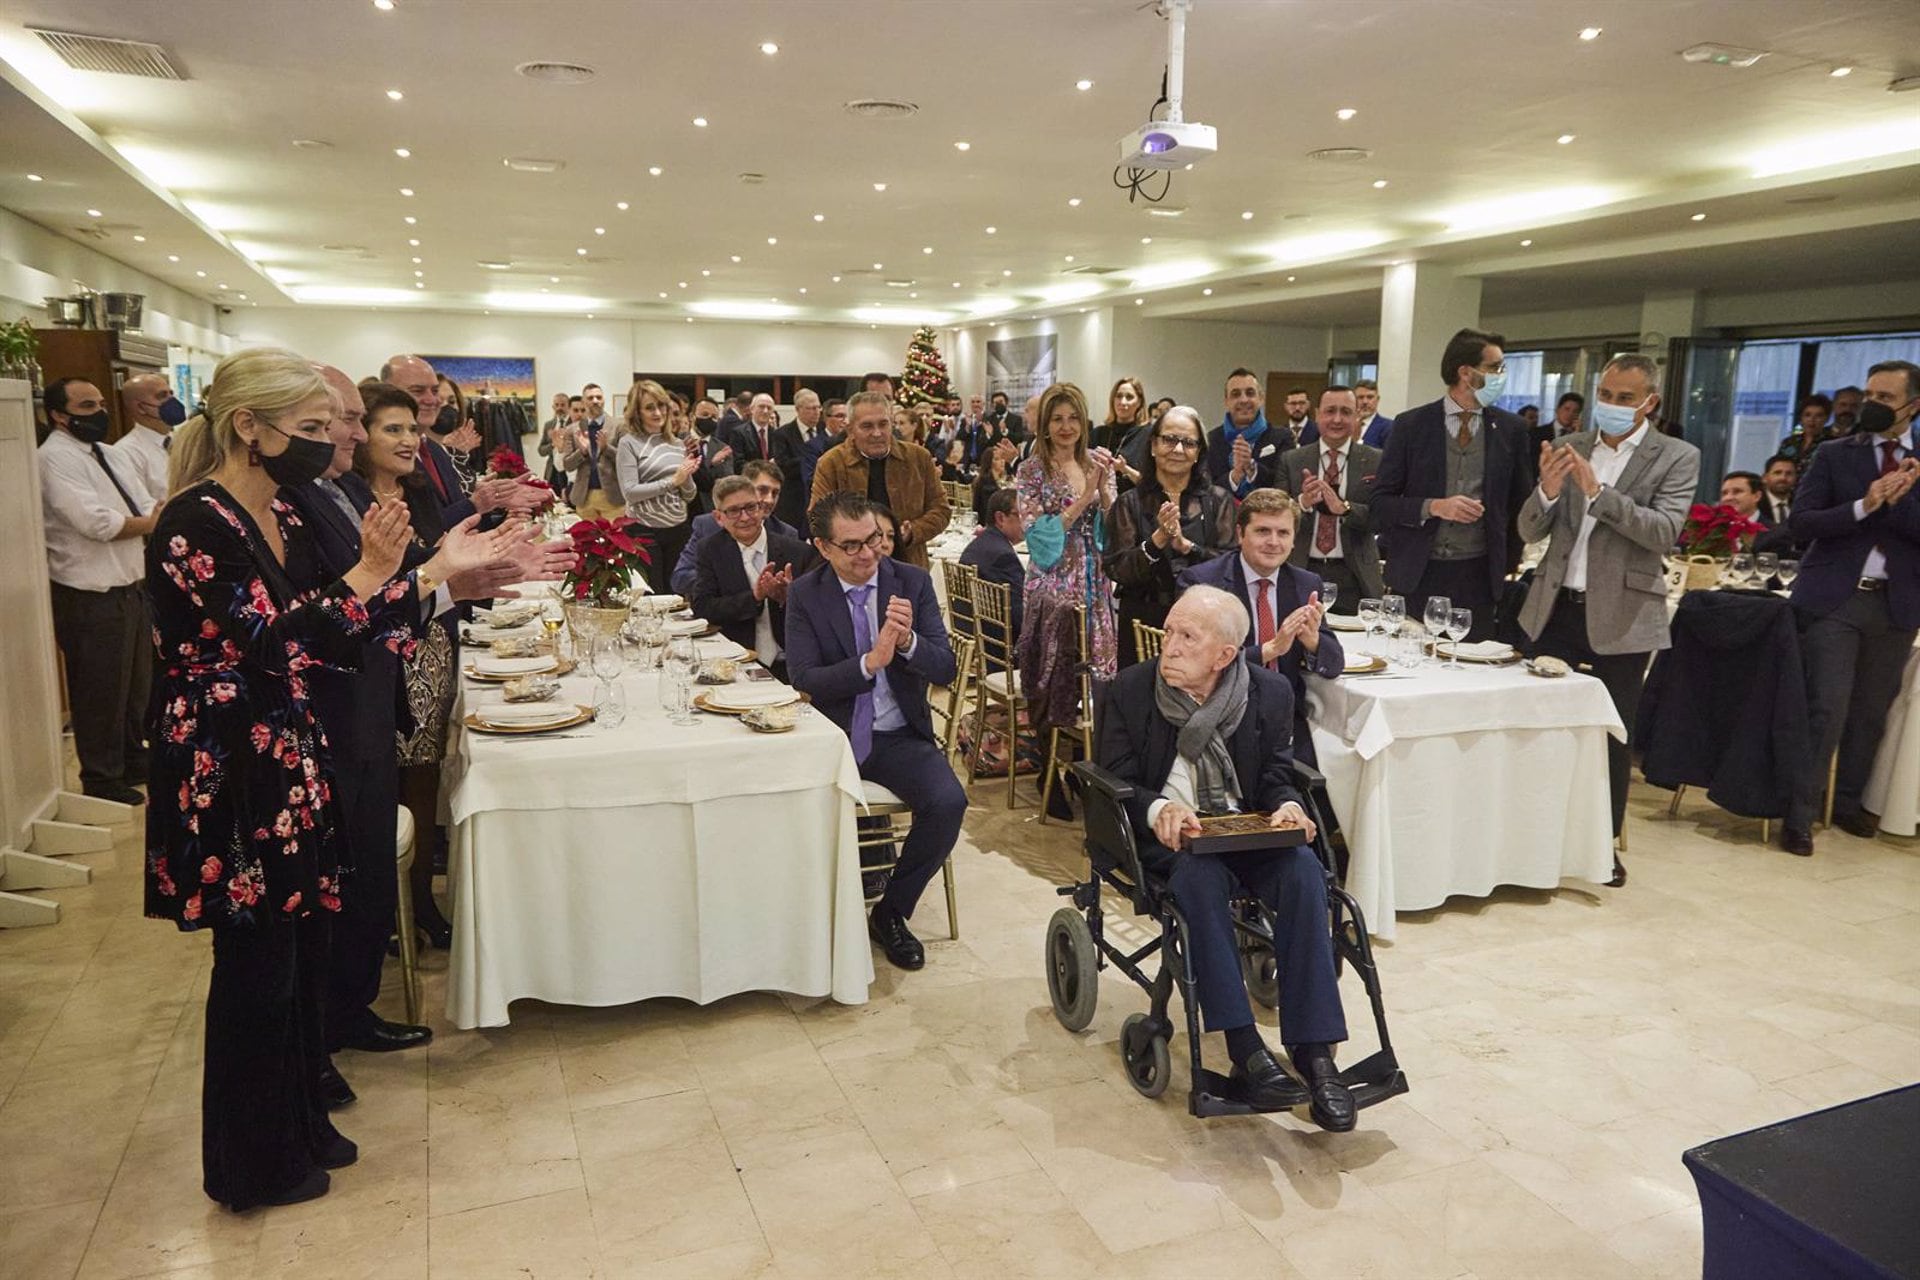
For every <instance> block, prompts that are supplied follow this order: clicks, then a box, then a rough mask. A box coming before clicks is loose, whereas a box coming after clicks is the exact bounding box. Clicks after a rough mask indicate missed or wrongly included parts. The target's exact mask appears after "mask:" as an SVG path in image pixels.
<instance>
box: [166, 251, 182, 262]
mask: <svg viewBox="0 0 1920 1280" xmlns="http://www.w3.org/2000/svg"><path fill="white" fill-rule="evenodd" d="M167 261H168V262H178V261H180V255H179V254H177V253H170V254H168V255H167Z"/></svg>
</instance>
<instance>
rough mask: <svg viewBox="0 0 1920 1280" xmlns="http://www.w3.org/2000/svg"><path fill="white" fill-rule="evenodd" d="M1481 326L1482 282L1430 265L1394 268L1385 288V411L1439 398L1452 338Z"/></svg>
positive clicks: (1382, 291)
mask: <svg viewBox="0 0 1920 1280" xmlns="http://www.w3.org/2000/svg"><path fill="white" fill-rule="evenodd" d="M1479 323H1480V277H1478V276H1461V275H1456V274H1454V273H1453V272H1451V271H1448V270H1447V269H1445V268H1444V267H1437V266H1433V265H1431V264H1429V263H1424V262H1401V263H1396V264H1395V265H1393V266H1391V267H1388V268H1387V270H1386V274H1385V276H1384V278H1383V279H1382V281H1381V286H1380V378H1379V382H1380V412H1382V413H1384V414H1387V415H1388V416H1389V417H1391V416H1393V415H1394V414H1397V413H1401V412H1403V411H1404V410H1407V409H1411V408H1412V407H1413V406H1414V405H1417V404H1424V403H1426V402H1427V401H1429V400H1434V399H1438V398H1439V396H1440V395H1441V394H1442V393H1443V392H1444V391H1445V390H1446V388H1445V384H1444V383H1443V382H1442V381H1441V379H1440V353H1441V352H1442V351H1443V350H1444V349H1445V348H1446V345H1447V339H1448V338H1451V337H1452V336H1453V335H1454V334H1455V333H1456V332H1458V331H1459V330H1461V329H1463V328H1470V327H1473V326H1475V325H1478V324H1479Z"/></svg>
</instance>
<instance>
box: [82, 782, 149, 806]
mask: <svg viewBox="0 0 1920 1280" xmlns="http://www.w3.org/2000/svg"><path fill="white" fill-rule="evenodd" d="M84 791H85V793H86V794H87V795H90V796H94V797H96V798H98V799H101V800H111V801H113V802H114V803H115V804H145V803H146V802H147V797H146V794H145V793H144V792H140V791H135V790H134V789H133V788H132V787H123V786H121V785H120V784H119V783H117V782H102V783H99V784H97V785H95V786H91V787H86V788H84Z"/></svg>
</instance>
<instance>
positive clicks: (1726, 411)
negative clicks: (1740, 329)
mask: <svg viewBox="0 0 1920 1280" xmlns="http://www.w3.org/2000/svg"><path fill="white" fill-rule="evenodd" d="M1740 345H1741V344H1740V343H1738V342H1728V341H1723V340H1720V339H1715V338H1675V339H1674V340H1673V346H1672V349H1671V352H1670V354H1669V357H1668V360H1667V388H1666V396H1665V400H1666V403H1667V405H1668V406H1669V407H1668V408H1665V409H1663V410H1662V411H1661V412H1662V414H1663V415H1664V416H1665V417H1668V418H1678V419H1679V420H1680V424H1681V434H1682V435H1683V436H1684V437H1685V438H1686V439H1687V441H1688V442H1689V443H1690V444H1692V445H1694V446H1695V447H1696V448H1698V449H1699V450H1700V484H1699V487H1698V489H1697V490H1696V491H1695V492H1696V496H1697V497H1698V499H1699V500H1700V501H1702V502H1714V501H1717V500H1718V499H1719V496H1720V477H1721V476H1723V475H1725V474H1726V472H1727V458H1728V456H1729V449H1728V444H1729V438H1730V437H1731V436H1732V434H1733V425H1734V398H1735V393H1736V392H1737V390H1738V380H1739V369H1740Z"/></svg>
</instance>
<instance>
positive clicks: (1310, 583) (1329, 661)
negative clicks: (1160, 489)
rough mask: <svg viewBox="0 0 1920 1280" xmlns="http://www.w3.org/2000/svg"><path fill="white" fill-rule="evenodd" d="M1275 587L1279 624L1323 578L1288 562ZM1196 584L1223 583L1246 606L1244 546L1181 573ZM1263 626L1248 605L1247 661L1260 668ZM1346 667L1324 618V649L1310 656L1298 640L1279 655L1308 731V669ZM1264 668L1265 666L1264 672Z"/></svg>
mask: <svg viewBox="0 0 1920 1280" xmlns="http://www.w3.org/2000/svg"><path fill="white" fill-rule="evenodd" d="M1289 580H1291V582H1292V584H1293V590H1292V592H1291V594H1289V592H1288V590H1287V584H1288V582H1289ZM1275 585H1276V586H1277V587H1278V590H1277V591H1275V592H1274V596H1275V599H1274V602H1273V622H1274V625H1275V626H1276V627H1277V626H1279V624H1280V621H1281V619H1283V618H1285V617H1286V616H1287V615H1288V614H1289V613H1292V612H1293V611H1294V610H1295V609H1298V608H1299V607H1300V606H1301V605H1303V604H1305V603H1306V602H1307V597H1308V596H1309V595H1311V594H1312V593H1314V592H1316V591H1318V590H1319V589H1320V579H1319V577H1318V576H1317V575H1315V574H1312V573H1309V572H1307V571H1306V570H1305V569H1296V568H1294V567H1293V566H1292V565H1290V564H1289V565H1282V566H1280V575H1279V581H1278V582H1277V583H1276V584H1275ZM1192 586H1208V587H1218V588H1220V589H1221V590H1222V591H1224V592H1226V593H1227V594H1228V595H1230V596H1232V597H1233V598H1234V599H1235V600H1238V601H1239V602H1240V603H1241V604H1242V605H1246V603H1247V576H1246V574H1245V572H1243V571H1242V570H1241V568H1240V551H1239V549H1238V548H1235V549H1234V550H1232V551H1223V552H1221V553H1220V554H1219V555H1217V556H1215V557H1214V558H1213V559H1211V560H1208V561H1206V562H1205V563H1203V564H1197V565H1195V566H1193V568H1191V569H1188V570H1187V571H1186V572H1185V573H1182V574H1181V575H1180V589H1181V590H1182V591H1184V590H1186V589H1187V588H1188V587H1192ZM1259 630H1260V624H1259V622H1258V621H1256V620H1255V619H1254V617H1253V610H1252V609H1251V608H1248V609H1247V644H1246V650H1247V661H1248V662H1249V663H1250V664H1252V665H1253V666H1256V667H1259V666H1260V637H1259V634H1258V633H1259ZM1346 665H1347V655H1346V651H1345V650H1344V649H1342V648H1341V647H1340V637H1338V636H1336V635H1335V634H1334V633H1333V628H1331V627H1329V626H1328V625H1327V623H1326V620H1325V619H1324V618H1323V619H1321V621H1320V648H1319V650H1318V651H1317V652H1315V653H1311V654H1309V653H1308V652H1307V651H1306V649H1305V648H1304V647H1303V646H1301V645H1297V644H1296V645H1294V646H1293V648H1291V649H1289V650H1287V651H1286V652H1285V653H1283V654H1281V655H1280V661H1279V663H1278V664H1277V666H1278V667H1279V672H1280V674H1281V675H1283V676H1285V677H1286V680H1287V684H1288V685H1289V686H1290V687H1291V688H1292V689H1293V701H1294V710H1295V713H1296V714H1297V716H1298V718H1299V720H1300V724H1301V728H1302V729H1303V730H1304V728H1305V725H1306V718H1307V680H1306V673H1307V672H1309V671H1311V672H1313V673H1314V674H1315V675H1318V676H1325V677H1326V678H1327V679H1329V680H1332V679H1335V678H1337V677H1338V676H1339V675H1340V673H1341V672H1342V671H1344V670H1345V669H1346ZM1265 669H1266V668H1264V667H1261V670H1263V671H1264V670H1265Z"/></svg>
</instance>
